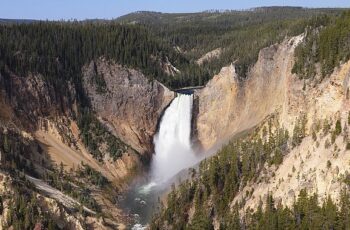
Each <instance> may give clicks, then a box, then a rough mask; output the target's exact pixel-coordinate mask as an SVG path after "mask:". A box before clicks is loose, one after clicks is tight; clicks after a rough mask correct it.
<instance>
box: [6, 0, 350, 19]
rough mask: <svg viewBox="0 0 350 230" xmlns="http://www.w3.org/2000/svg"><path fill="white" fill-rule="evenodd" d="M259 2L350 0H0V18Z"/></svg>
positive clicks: (339, 1)
mask: <svg viewBox="0 0 350 230" xmlns="http://www.w3.org/2000/svg"><path fill="white" fill-rule="evenodd" d="M258 6H304V7H350V0H210V1H209V0H0V18H10V19H41V20H46V19H48V20H61V19H64V20H70V19H78V20H84V19H95V18H99V19H112V18H117V17H119V16H122V15H125V14H128V13H131V12H135V11H141V10H146V11H157V12H169V13H174V12H200V11H204V10H210V9H219V10H224V9H234V10H239V9H249V8H252V7H258Z"/></svg>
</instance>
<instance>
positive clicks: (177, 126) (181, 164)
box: [151, 94, 196, 184]
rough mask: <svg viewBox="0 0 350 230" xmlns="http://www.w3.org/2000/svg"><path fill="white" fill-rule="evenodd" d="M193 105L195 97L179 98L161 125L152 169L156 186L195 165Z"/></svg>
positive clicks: (155, 139) (156, 136) (155, 141)
mask: <svg viewBox="0 0 350 230" xmlns="http://www.w3.org/2000/svg"><path fill="white" fill-rule="evenodd" d="M192 104H193V95H186V94H178V95H177V97H176V98H175V99H174V100H173V101H172V102H171V104H170V106H169V107H168V108H167V109H166V111H165V113H164V115H163V117H162V119H161V121H160V126H159V131H158V133H157V134H156V135H155V137H154V140H153V141H154V145H155V155H154V157H153V160H152V168H151V170H152V171H151V173H152V174H151V176H152V180H153V181H154V182H155V183H157V184H158V183H162V182H166V181H167V180H168V179H170V178H171V177H172V176H174V175H175V174H176V173H178V172H179V171H181V170H182V169H184V168H187V167H190V166H191V165H193V163H194V162H196V156H195V155H194V153H193V151H192V146H191V119H192Z"/></svg>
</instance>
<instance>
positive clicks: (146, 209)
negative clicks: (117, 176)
mask: <svg viewBox="0 0 350 230" xmlns="http://www.w3.org/2000/svg"><path fill="white" fill-rule="evenodd" d="M192 104H193V96H192V95H185V94H178V95H177V97H176V98H175V99H174V100H173V101H172V102H171V104H170V105H169V107H168V108H167V109H166V110H165V112H164V114H163V117H162V119H161V121H160V125H159V130H158V133H157V134H156V135H155V136H154V138H153V142H154V146H155V154H154V156H153V159H152V163H151V172H150V173H151V174H150V176H151V177H150V178H148V179H150V180H148V182H147V183H146V184H143V185H142V186H137V190H136V193H134V192H132V191H131V192H129V193H128V194H129V196H128V197H127V200H126V206H128V207H130V206H131V210H132V211H133V213H135V215H136V216H137V218H135V224H134V226H133V227H132V228H131V229H132V230H144V229H147V225H145V224H146V223H147V221H148V220H149V219H150V216H151V215H150V212H151V211H150V210H152V206H153V205H154V204H155V203H156V202H157V201H158V196H159V194H161V192H162V191H164V190H163V189H164V188H166V186H168V185H169V184H168V183H167V182H168V181H169V179H171V178H172V177H173V176H175V175H176V174H177V173H178V172H180V171H181V170H182V169H185V168H188V167H191V166H192V165H194V164H195V163H197V162H198V161H199V158H197V157H196V155H195V154H194V152H193V150H192V146H191V119H192Z"/></svg>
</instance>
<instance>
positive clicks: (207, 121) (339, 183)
mask: <svg viewBox="0 0 350 230" xmlns="http://www.w3.org/2000/svg"><path fill="white" fill-rule="evenodd" d="M302 39H303V36H297V37H294V38H292V39H290V40H286V41H284V42H282V43H281V44H276V45H272V46H270V47H268V48H265V49H262V50H261V51H260V53H259V58H258V61H257V63H256V64H255V65H254V66H253V68H252V69H251V71H250V72H249V74H248V77H247V79H246V80H244V81H240V80H238V77H237V75H236V73H235V68H234V65H231V66H228V67H225V68H223V69H222V70H221V72H220V73H219V74H218V75H216V76H215V77H214V78H213V79H212V80H211V81H210V82H209V83H208V84H207V86H206V87H205V88H203V89H201V90H198V91H197V92H196V93H195V95H196V99H197V102H196V103H197V107H198V115H197V120H196V124H194V126H195V127H196V132H197V133H198V141H199V143H200V144H201V145H202V148H203V149H204V150H207V149H210V148H212V147H213V146H215V145H220V144H222V143H223V142H225V141H227V140H228V139H230V137H232V136H234V135H236V134H238V133H240V132H242V131H245V130H247V129H249V128H252V127H254V126H257V125H261V124H264V122H265V121H266V119H265V118H267V117H269V116H271V115H273V116H274V117H276V119H277V120H278V124H279V125H280V126H282V127H284V128H285V129H287V130H288V132H289V135H290V136H292V135H293V132H294V126H295V124H296V122H297V121H298V119H300V118H301V117H302V116H305V118H306V126H305V127H306V134H305V135H306V137H305V138H304V139H303V141H302V142H301V144H300V146H297V147H296V148H293V149H292V150H291V151H290V152H288V153H285V154H286V155H285V156H284V158H283V162H282V163H281V164H280V165H279V166H278V167H275V166H274V165H272V166H269V165H265V166H264V170H262V173H261V175H259V177H258V179H257V180H255V181H251V182H250V183H248V185H246V186H245V187H243V188H241V191H240V192H239V193H238V195H237V196H236V198H235V199H234V200H233V201H232V207H233V205H234V204H236V203H240V202H242V203H244V205H243V210H247V209H249V208H253V209H256V208H257V207H258V205H259V203H260V202H261V201H265V200H266V196H267V194H269V192H271V191H273V193H272V195H273V197H274V199H275V200H276V201H277V202H282V204H284V205H288V206H290V205H291V204H292V203H293V202H294V200H295V197H296V196H297V195H298V194H299V192H300V191H301V190H302V189H306V190H307V191H308V192H309V193H310V194H312V193H316V194H318V197H319V198H320V200H321V201H322V200H325V199H326V198H327V197H328V196H330V197H332V198H333V199H334V200H335V201H336V202H337V201H339V195H340V192H341V190H342V189H343V188H344V178H346V177H347V175H348V163H349V160H350V158H349V148H348V136H349V135H350V134H349V130H348V128H347V127H348V123H349V121H348V117H349V110H350V100H349V81H350V61H348V62H345V63H342V64H341V65H340V66H339V67H337V68H335V69H334V71H333V73H332V74H331V75H330V76H327V77H326V78H323V77H322V76H321V74H319V73H318V74H316V76H315V77H314V78H310V79H299V78H298V76H297V75H295V74H292V68H293V64H294V49H295V47H296V46H297V44H298V43H299V42H301V41H302ZM336 122H340V124H341V127H342V130H341V135H339V136H334V133H332V132H333V131H331V132H324V131H323V132H319V131H317V129H318V130H319V129H322V127H325V125H324V124H325V123H327V124H329V125H330V129H331V130H333V129H334V127H335V124H336ZM265 125H266V124H265ZM317 127H318V128H317ZM320 127H321V128H320ZM315 130H316V131H315ZM331 140H332V141H331ZM247 194H249V195H248V196H247ZM242 213H244V212H242Z"/></svg>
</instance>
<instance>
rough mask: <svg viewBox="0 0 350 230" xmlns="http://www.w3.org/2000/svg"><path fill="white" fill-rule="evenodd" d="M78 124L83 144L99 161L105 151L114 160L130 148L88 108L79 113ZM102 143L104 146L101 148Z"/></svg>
mask: <svg viewBox="0 0 350 230" xmlns="http://www.w3.org/2000/svg"><path fill="white" fill-rule="evenodd" d="M78 126H79V129H80V132H81V134H80V137H81V139H82V141H83V143H84V145H85V146H86V147H87V148H88V150H89V152H90V153H91V154H92V155H93V157H94V158H96V159H98V160H99V161H102V160H103V157H104V154H106V153H108V154H109V156H110V157H112V159H113V160H116V159H118V158H119V157H121V156H122V154H123V153H125V152H126V151H127V150H128V149H130V147H128V146H127V145H126V144H125V143H123V142H122V141H121V140H119V139H118V138H117V137H116V136H115V135H113V134H112V133H111V132H109V131H108V130H107V128H106V127H105V126H104V125H103V124H101V122H100V121H99V120H98V119H97V118H96V116H95V115H94V114H93V112H91V111H90V109H88V108H85V109H83V110H82V111H81V112H80V113H79V117H78ZM104 144H105V145H106V148H104V149H102V146H103V145H104Z"/></svg>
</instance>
